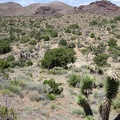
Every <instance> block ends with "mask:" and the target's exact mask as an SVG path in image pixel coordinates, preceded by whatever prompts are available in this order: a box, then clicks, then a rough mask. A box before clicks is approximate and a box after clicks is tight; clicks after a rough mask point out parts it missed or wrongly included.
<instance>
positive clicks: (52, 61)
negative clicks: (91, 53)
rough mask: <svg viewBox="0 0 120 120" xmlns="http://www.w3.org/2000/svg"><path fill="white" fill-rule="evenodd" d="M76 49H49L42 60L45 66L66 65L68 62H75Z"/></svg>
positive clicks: (49, 67) (42, 64)
mask: <svg viewBox="0 0 120 120" xmlns="http://www.w3.org/2000/svg"><path fill="white" fill-rule="evenodd" d="M74 55H75V51H74V50H73V49H70V48H65V47H63V48H54V49H51V50H49V51H47V52H46V53H45V55H44V59H43V60H42V63H41V66H42V67H43V68H47V69H51V68H53V67H66V66H67V64H68V63H74V62H75V56H74Z"/></svg>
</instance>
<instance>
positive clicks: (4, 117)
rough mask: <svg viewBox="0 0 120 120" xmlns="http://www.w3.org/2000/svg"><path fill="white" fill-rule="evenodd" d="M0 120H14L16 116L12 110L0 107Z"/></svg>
mask: <svg viewBox="0 0 120 120" xmlns="http://www.w3.org/2000/svg"><path fill="white" fill-rule="evenodd" d="M0 119H1V120H16V119H17V117H16V114H15V112H14V110H13V109H12V108H8V107H7V106H0Z"/></svg>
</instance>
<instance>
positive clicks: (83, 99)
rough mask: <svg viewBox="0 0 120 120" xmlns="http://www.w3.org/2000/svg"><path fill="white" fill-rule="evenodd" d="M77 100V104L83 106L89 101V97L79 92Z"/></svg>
mask: <svg viewBox="0 0 120 120" xmlns="http://www.w3.org/2000/svg"><path fill="white" fill-rule="evenodd" d="M76 100H77V104H78V105H80V106H83V105H84V104H86V103H87V98H86V97H85V95H83V94H79V95H78V96H77V99H76Z"/></svg>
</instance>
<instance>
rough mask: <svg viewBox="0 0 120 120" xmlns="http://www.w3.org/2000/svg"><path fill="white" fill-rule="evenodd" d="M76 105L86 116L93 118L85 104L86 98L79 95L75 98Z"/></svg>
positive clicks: (87, 104) (86, 103)
mask: <svg viewBox="0 0 120 120" xmlns="http://www.w3.org/2000/svg"><path fill="white" fill-rule="evenodd" d="M77 104H78V105H80V106H81V107H82V108H83V109H84V111H85V114H86V116H88V115H91V116H93V113H92V110H91V108H90V105H89V103H88V102H87V98H86V97H85V96H84V95H83V94H79V95H78V96H77Z"/></svg>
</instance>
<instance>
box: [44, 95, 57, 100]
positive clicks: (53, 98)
mask: <svg viewBox="0 0 120 120" xmlns="http://www.w3.org/2000/svg"><path fill="white" fill-rule="evenodd" d="M46 97H47V98H48V99H49V100H55V99H56V96H55V95H54V94H47V95H46Z"/></svg>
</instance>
